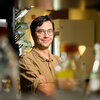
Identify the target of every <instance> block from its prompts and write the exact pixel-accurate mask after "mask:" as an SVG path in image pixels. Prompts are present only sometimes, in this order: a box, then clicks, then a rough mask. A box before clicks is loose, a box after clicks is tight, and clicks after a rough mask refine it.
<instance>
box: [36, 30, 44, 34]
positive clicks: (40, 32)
mask: <svg viewBox="0 0 100 100" xmlns="http://www.w3.org/2000/svg"><path fill="white" fill-rule="evenodd" d="M36 32H38V33H39V34H42V33H43V32H44V30H37V31H36Z"/></svg>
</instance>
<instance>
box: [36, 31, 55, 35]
mask: <svg viewBox="0 0 100 100" xmlns="http://www.w3.org/2000/svg"><path fill="white" fill-rule="evenodd" d="M35 32H37V33H39V35H44V34H46V33H47V34H48V35H49V36H52V35H53V33H54V30H53V29H48V30H45V29H38V30H36V31H35Z"/></svg>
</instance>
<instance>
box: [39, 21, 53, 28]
mask: <svg viewBox="0 0 100 100" xmlns="http://www.w3.org/2000/svg"><path fill="white" fill-rule="evenodd" d="M52 28H53V26H52V23H51V22H50V21H46V22H43V24H42V25H41V26H38V27H37V29H52Z"/></svg>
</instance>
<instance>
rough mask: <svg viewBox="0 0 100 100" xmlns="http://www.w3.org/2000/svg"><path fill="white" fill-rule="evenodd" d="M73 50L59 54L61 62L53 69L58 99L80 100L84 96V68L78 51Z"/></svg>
mask: <svg viewBox="0 0 100 100" xmlns="http://www.w3.org/2000/svg"><path fill="white" fill-rule="evenodd" d="M70 47H71V46H69V47H68V48H70ZM73 48H74V46H72V47H71V50H70V49H69V50H65V51H63V52H61V61H60V62H59V64H58V65H57V66H56V67H55V72H56V84H57V91H56V92H57V98H58V99H59V98H63V99H64V100H66V98H69V100H71V99H72V98H75V100H79V98H80V99H81V100H82V98H83V96H84V85H85V84H84V82H85V66H84V64H83V63H82V62H81V60H80V54H79V52H78V49H73ZM75 48H76V46H75ZM59 95H60V96H59ZM59 100H60V99H59Z"/></svg>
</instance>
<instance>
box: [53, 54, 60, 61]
mask: <svg viewBox="0 0 100 100" xmlns="http://www.w3.org/2000/svg"><path fill="white" fill-rule="evenodd" d="M52 56H53V60H56V61H57V62H59V61H60V57H59V56H57V55H54V54H52Z"/></svg>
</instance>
